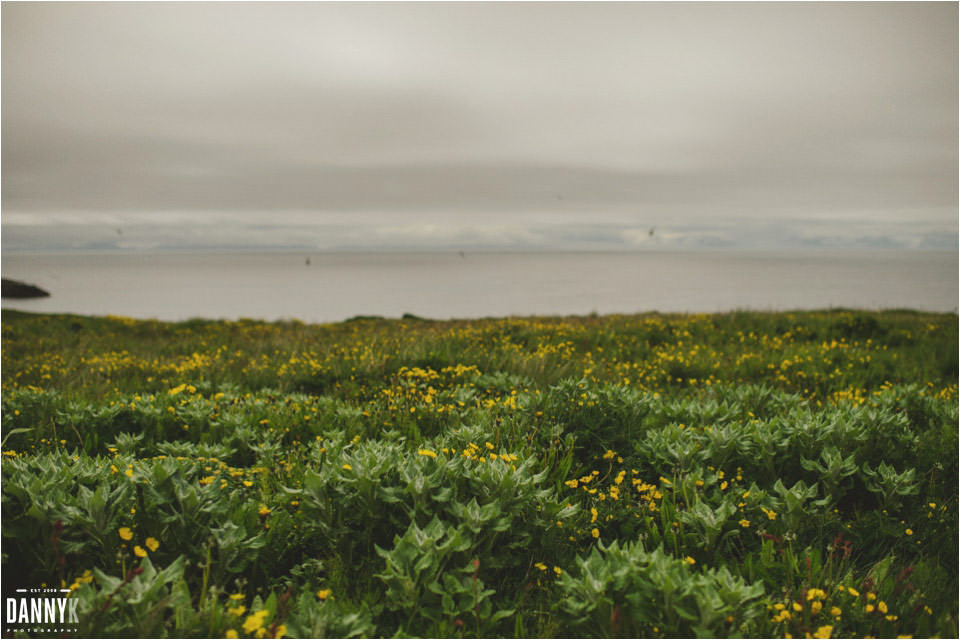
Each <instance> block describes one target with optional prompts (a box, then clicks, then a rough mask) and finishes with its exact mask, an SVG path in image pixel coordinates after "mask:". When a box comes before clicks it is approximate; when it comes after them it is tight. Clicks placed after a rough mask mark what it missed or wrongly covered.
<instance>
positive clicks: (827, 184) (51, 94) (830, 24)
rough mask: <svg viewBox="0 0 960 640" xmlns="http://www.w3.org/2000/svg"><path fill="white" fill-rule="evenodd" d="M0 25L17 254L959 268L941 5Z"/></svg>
mask: <svg viewBox="0 0 960 640" xmlns="http://www.w3.org/2000/svg"><path fill="white" fill-rule="evenodd" d="M2 12H3V23H2V28H3V34H2V35H3V41H2V47H3V52H2V53H3V58H2V64H3V76H2V82H3V87H2V88H3V96H4V104H3V189H2V199H3V236H4V237H3V246H4V249H8V250H10V249H13V250H18V249H21V250H24V249H27V250H30V249H37V248H40V247H41V245H42V246H45V247H46V248H62V247H63V246H65V245H72V246H74V248H83V247H92V246H94V245H97V246H101V247H108V246H119V245H122V244H123V243H127V244H131V243H133V244H135V245H136V246H143V245H145V244H152V245H162V246H166V245H170V246H200V245H203V244H207V245H218V246H219V244H220V242H221V241H222V242H224V243H226V244H229V243H237V244H238V245H242V246H274V245H283V246H292V244H310V245H312V246H336V247H346V246H353V245H358V246H364V247H371V248H373V247H378V246H385V247H394V246H430V247H433V246H455V245H457V246H460V245H466V244H470V242H471V240H472V242H473V244H483V245H490V246H514V245H517V246H521V245H522V246H554V245H557V246H560V245H563V246H566V245H568V244H571V243H573V244H579V245H590V246H593V245H597V246H601V245H603V246H607V245H609V246H611V247H630V246H647V245H649V244H650V238H649V234H647V236H646V237H644V234H645V233H647V231H648V229H649V228H650V227H653V226H657V227H658V228H659V229H660V230H661V233H660V234H659V236H654V237H655V238H656V239H657V240H658V241H659V242H662V243H670V242H675V243H680V244H685V245H686V244H692V245H696V244H713V245H717V244H719V245H730V244H733V245H748V246H753V245H764V246H781V245H782V246H792V245H796V244H800V245H803V244H805V243H806V244H809V243H815V244H822V243H827V244H838V243H839V244H844V243H848V244H849V243H852V244H854V245H857V244H863V243H867V244H884V243H893V244H894V245H899V246H943V245H944V244H945V243H946V244H949V245H951V246H956V234H957V217H956V208H957V172H958V161H957V138H958V133H957V118H956V113H957V93H958V87H957V78H958V70H957V57H958V56H957V6H956V5H955V4H953V3H850V4H848V3H798V4H795V3H702V4H701V3H602V4H594V3H583V4H581V3H556V4H555V3H520V4H514V3H449V4H448V3H411V4H407V3H383V4H380V3H276V4H275V3H169V4H168V3H5V4H4V5H3V7H2ZM63 216H67V217H68V218H69V219H70V220H71V221H72V223H73V224H70V225H64V224H61V223H58V224H45V223H50V222H55V221H58V220H59V221H61V222H62V220H63V219H64V218H63ZM112 227H115V228H112ZM116 229H121V231H122V233H116ZM105 231H110V232H112V233H114V235H115V236H117V237H110V236H109V234H107V233H105ZM121 236H122V237H121ZM92 237H95V238H96V240H94V239H91V238H92ZM135 238H137V239H136V240H135ZM228 238H229V241H227V240H226V239H228Z"/></svg>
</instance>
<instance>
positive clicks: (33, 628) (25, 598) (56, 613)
mask: <svg viewBox="0 0 960 640" xmlns="http://www.w3.org/2000/svg"><path fill="white" fill-rule="evenodd" d="M69 595H70V589H50V588H47V587H41V588H34V589H17V590H16V595H15V596H14V597H9V596H8V597H6V598H5V602H4V609H5V611H4V613H5V616H4V628H3V631H4V635H7V634H11V633H17V632H28V633H66V632H70V631H76V629H77V627H78V626H79V625H80V619H79V618H78V617H77V603H78V602H79V601H78V600H76V599H74V598H70V597H68V596H69Z"/></svg>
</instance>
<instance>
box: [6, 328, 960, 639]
mask: <svg viewBox="0 0 960 640" xmlns="http://www.w3.org/2000/svg"><path fill="white" fill-rule="evenodd" d="M957 336H958V319H957V315H956V314H930V313H918V312H911V311H887V312H861V311H848V310H830V311H817V312H794V313H755V312H734V313H728V314H715V315H660V314H644V315H617V316H598V317H568V318H546V317H537V318H491V319H482V320H469V321H442V322H440V321H430V320H424V319H420V318H415V317H405V318H403V319H397V320H388V319H382V318H356V319H353V320H351V321H347V322H343V323H338V324H327V325H305V324H302V323H297V322H280V323H265V322H260V321H253V320H241V321H237V322H225V321H203V320H191V321H188V322H181V323H166V322H158V321H139V320H132V319H129V318H120V317H103V318H93V317H82V316H70V315H33V314H26V313H19V312H14V311H4V312H3V318H2V398H3V400H2V402H3V404H2V425H3V426H2V438H3V444H2V474H3V475H2V496H3V497H2V568H3V576H4V577H3V580H4V591H5V595H8V592H9V590H10V589H12V588H13V587H18V588H19V587H31V588H32V587H41V586H42V587H51V588H61V589H69V590H70V594H69V598H70V599H75V600H77V601H78V604H77V605H76V606H77V610H78V613H79V625H78V626H77V627H76V628H75V630H73V631H72V632H71V635H72V636H73V637H131V636H140V637H166V636H172V637H234V638H235V637H255V638H265V637H268V638H279V637H370V636H401V637H402V636H421V637H572V636H573V637H608V636H622V637H693V636H698V637H699V636H719V637H794V638H801V637H819V638H826V637H871V636H872V637H911V636H913V637H956V636H957V632H958V628H957V614H958V597H957V596H958V584H957V566H958V558H957V550H958V538H957V525H958V513H957V508H958V474H957V471H958V470H957V463H958V398H957V382H958V367H957V354H958V342H957ZM14 581H15V582H16V584H13V582H14ZM9 627H10V625H7V628H9ZM21 633H22V632H21ZM30 633H31V634H32V635H40V636H42V635H44V633H43V632H42V631H40V632H36V631H31V632H30ZM49 635H57V636H59V633H53V632H51V633H50V634H49Z"/></svg>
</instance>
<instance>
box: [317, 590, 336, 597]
mask: <svg viewBox="0 0 960 640" xmlns="http://www.w3.org/2000/svg"><path fill="white" fill-rule="evenodd" d="M332 593H333V589H320V591H317V597H318V598H320V599H321V600H326V599H327V598H329V597H330V595H331V594H332Z"/></svg>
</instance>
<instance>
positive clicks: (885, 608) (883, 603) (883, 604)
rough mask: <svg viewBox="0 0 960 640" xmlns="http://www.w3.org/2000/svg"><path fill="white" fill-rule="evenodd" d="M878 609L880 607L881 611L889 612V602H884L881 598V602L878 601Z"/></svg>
mask: <svg viewBox="0 0 960 640" xmlns="http://www.w3.org/2000/svg"><path fill="white" fill-rule="evenodd" d="M877 609H879V611H880V613H883V614H886V613H887V603H886V602H884V601H883V600H881V601H880V602H878V603H877Z"/></svg>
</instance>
